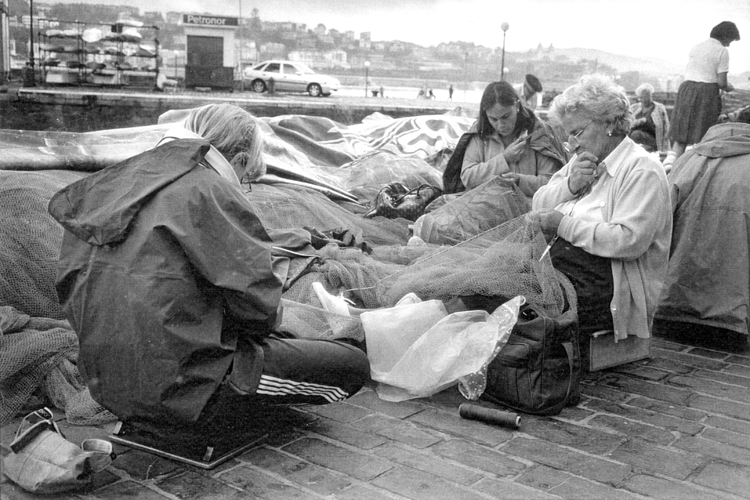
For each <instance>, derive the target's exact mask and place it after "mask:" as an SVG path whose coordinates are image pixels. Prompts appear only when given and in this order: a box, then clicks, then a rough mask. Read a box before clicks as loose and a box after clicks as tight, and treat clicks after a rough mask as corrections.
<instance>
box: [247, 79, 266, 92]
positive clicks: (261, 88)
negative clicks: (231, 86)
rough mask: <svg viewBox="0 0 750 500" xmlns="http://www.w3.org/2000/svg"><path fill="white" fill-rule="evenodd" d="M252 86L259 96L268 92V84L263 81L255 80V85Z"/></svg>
mask: <svg viewBox="0 0 750 500" xmlns="http://www.w3.org/2000/svg"><path fill="white" fill-rule="evenodd" d="M250 86H251V87H252V88H253V90H254V91H255V92H257V93H259V94H260V93H261V92H265V91H266V82H264V81H263V80H253V83H252V84H251V85H250Z"/></svg>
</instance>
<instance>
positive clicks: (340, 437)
mask: <svg viewBox="0 0 750 500" xmlns="http://www.w3.org/2000/svg"><path fill="white" fill-rule="evenodd" d="M310 430H311V431H313V432H315V433H317V434H320V435H322V436H326V437H328V438H331V439H334V440H336V441H341V442H342V443H345V444H348V445H350V446H354V447H356V448H360V449H363V450H371V449H372V448H376V447H378V446H380V445H382V444H384V443H387V442H388V439H386V438H384V437H383V436H378V435H377V434H371V433H369V432H364V431H363V430H362V429H355V428H354V427H352V426H349V425H346V424H342V423H338V422H334V421H332V420H329V419H327V418H321V419H320V420H319V421H318V422H317V423H316V425H315V426H313V427H311V428H310Z"/></svg>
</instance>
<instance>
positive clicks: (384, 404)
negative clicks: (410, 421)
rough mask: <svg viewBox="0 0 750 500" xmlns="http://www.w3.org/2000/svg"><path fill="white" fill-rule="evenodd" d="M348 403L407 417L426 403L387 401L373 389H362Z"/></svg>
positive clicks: (378, 411) (392, 415)
mask: <svg viewBox="0 0 750 500" xmlns="http://www.w3.org/2000/svg"><path fill="white" fill-rule="evenodd" d="M347 403H349V404H352V405H356V406H363V407H365V408H368V409H370V410H373V411H375V412H377V413H382V414H384V415H388V416H389V417H394V418H406V417H408V416H409V415H414V414H415V413H417V412H420V411H422V410H423V409H424V405H421V404H419V403H412V402H410V401H401V402H400V403H393V402H391V401H385V400H383V399H380V398H379V397H378V394H377V393H376V392H375V391H373V390H361V391H359V393H358V394H357V395H355V396H354V397H351V398H349V399H348V400H347Z"/></svg>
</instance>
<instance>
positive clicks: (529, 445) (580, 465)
mask: <svg viewBox="0 0 750 500" xmlns="http://www.w3.org/2000/svg"><path fill="white" fill-rule="evenodd" d="M500 450H502V451H503V452H505V453H507V454H508V455H510V456H513V457H520V458H524V459H526V460H530V461H532V462H536V463H539V464H544V465H547V466H549V467H552V468H554V469H559V470H563V471H566V472H569V473H571V474H575V475H577V476H583V477H587V478H589V479H593V480H594V481H598V482H600V483H606V484H619V483H620V482H622V481H623V480H624V479H625V478H626V477H628V476H629V475H630V474H631V473H632V467H631V466H630V465H627V464H621V463H619V464H618V463H615V462H611V461H609V460H604V459H600V458H596V457H592V456H589V455H585V454H583V453H579V452H577V451H573V450H569V449H567V448H563V447H562V446H556V445H554V444H550V443H547V442H545V441H542V440H539V439H528V438H515V439H513V440H512V441H510V442H509V443H507V444H505V445H503V446H502V447H501V448H500Z"/></svg>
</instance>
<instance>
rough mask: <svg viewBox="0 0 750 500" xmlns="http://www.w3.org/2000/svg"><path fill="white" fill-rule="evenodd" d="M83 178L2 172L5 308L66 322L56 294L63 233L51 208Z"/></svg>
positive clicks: (1, 300)
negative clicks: (63, 190) (56, 197)
mask: <svg viewBox="0 0 750 500" xmlns="http://www.w3.org/2000/svg"><path fill="white" fill-rule="evenodd" d="M84 175H85V174H83V173H79V172H73V171H69V170H45V171H38V172H22V171H10V170H0V305H4V306H13V307H15V308H16V309H18V310H19V311H21V312H23V313H26V314H28V315H29V316H32V317H44V318H54V319H63V318H64V317H65V316H64V315H63V312H62V309H61V308H60V304H59V302H58V299H57V292H56V291H55V276H56V272H57V270H56V266H57V257H58V254H59V253H60V243H61V242H62V236H63V229H62V227H61V226H60V225H59V224H58V223H57V221H55V220H54V219H53V218H52V216H50V215H49V213H47V204H48V203H49V200H50V198H51V197H52V195H53V194H54V193H55V192H56V191H58V190H59V189H61V188H62V187H64V186H66V185H68V184H70V183H71V182H73V181H75V180H78V179H80V178H81V177H83V176H84Z"/></svg>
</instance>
